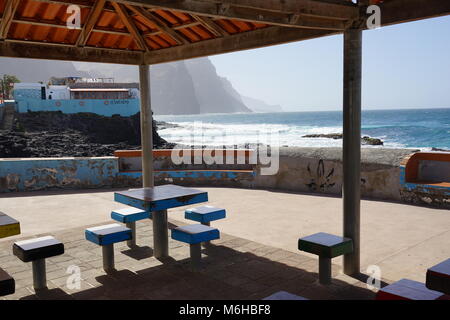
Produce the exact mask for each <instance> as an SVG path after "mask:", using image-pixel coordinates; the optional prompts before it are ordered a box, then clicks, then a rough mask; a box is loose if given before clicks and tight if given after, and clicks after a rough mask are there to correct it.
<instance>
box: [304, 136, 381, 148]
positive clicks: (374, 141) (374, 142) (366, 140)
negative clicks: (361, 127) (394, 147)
mask: <svg viewBox="0 0 450 320" xmlns="http://www.w3.org/2000/svg"><path fill="white" fill-rule="evenodd" d="M302 138H328V139H334V140H338V139H342V138H343V135H342V133H326V134H325V133H319V134H307V135H305V136H303V137H302ZM361 144H363V145H369V146H382V145H384V142H383V141H382V140H381V139H378V138H371V137H369V136H364V137H361Z"/></svg>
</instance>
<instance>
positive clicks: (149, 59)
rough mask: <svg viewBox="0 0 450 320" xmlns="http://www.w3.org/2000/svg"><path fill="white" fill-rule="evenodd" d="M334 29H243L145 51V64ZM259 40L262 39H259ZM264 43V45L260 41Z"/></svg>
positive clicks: (312, 35) (295, 38)
mask: <svg viewBox="0 0 450 320" xmlns="http://www.w3.org/2000/svg"><path fill="white" fill-rule="evenodd" d="M337 33H338V32H336V31H326V30H308V29H296V28H285V27H277V26H274V27H269V28H263V29H258V30H255V31H252V32H243V33H237V34H233V35H230V36H228V37H222V38H216V39H211V40H207V41H200V42H195V43H191V44H189V45H184V46H178V47H172V48H167V49H161V50H158V51H155V52H154V53H152V52H149V53H147V54H145V60H144V61H145V63H146V64H158V63H165V62H170V61H177V60H183V59H191V58H198V57H205V56H210V55H215V54H219V53H228V52H234V51H240V50H248V49H256V48H260V47H265V46H270V45H276V44H282V43H288V42H294V41H301V40H307V39H312V38H318V37H323V36H328V35H333V34H337ZM262 39H264V41H263V42H262ZM263 43H264V44H263Z"/></svg>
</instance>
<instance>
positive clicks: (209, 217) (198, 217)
mask: <svg viewBox="0 0 450 320" xmlns="http://www.w3.org/2000/svg"><path fill="white" fill-rule="evenodd" d="M225 217H226V211H225V209H221V208H215V207H212V206H202V207H197V208H192V209H187V210H186V211H185V212H184V218H185V219H188V220H193V221H197V222H200V223H201V224H203V225H205V226H209V225H210V224H211V221H215V220H220V219H224V218H225Z"/></svg>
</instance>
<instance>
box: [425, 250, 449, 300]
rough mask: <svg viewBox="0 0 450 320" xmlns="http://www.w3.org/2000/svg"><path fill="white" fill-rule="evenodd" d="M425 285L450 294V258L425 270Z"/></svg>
mask: <svg viewBox="0 0 450 320" xmlns="http://www.w3.org/2000/svg"><path fill="white" fill-rule="evenodd" d="M426 287H427V288H428V289H430V290H436V291H439V292H443V293H445V294H448V295H450V259H447V260H445V261H443V262H441V263H439V264H437V265H435V266H433V267H431V268H429V269H428V270H427V281H426Z"/></svg>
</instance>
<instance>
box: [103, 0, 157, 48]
mask: <svg viewBox="0 0 450 320" xmlns="http://www.w3.org/2000/svg"><path fill="white" fill-rule="evenodd" d="M111 4H112V5H113V7H114V9H115V10H116V12H117V14H118V15H119V17H120V19H121V20H122V22H123V24H124V25H125V27H126V28H127V29H128V31H130V33H131V35H132V36H133V38H134V40H135V41H136V43H137V45H138V47H139V48H140V49H141V50H144V51H150V50H151V48H150V47H149V46H148V44H147V42H146V41H145V39H144V37H143V36H142V35H141V34H140V32H139V30H138V28H137V27H136V25H135V24H134V22H133V21H132V18H131V17H130V16H129V15H128V13H127V11H126V9H125V6H124V5H122V4H120V3H116V2H114V1H111Z"/></svg>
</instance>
